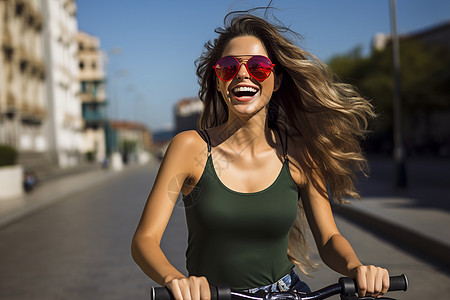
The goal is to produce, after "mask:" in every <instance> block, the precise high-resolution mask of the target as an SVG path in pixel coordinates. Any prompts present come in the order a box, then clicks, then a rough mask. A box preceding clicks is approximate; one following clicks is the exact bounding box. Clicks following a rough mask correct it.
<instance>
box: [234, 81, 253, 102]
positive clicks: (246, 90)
mask: <svg viewBox="0 0 450 300" xmlns="http://www.w3.org/2000/svg"><path fill="white" fill-rule="evenodd" d="M258 92H259V89H258V88H256V87H253V86H247V85H241V86H237V87H234V88H233V89H232V94H233V96H234V98H235V99H236V100H238V101H240V102H249V101H251V100H253V99H254V98H255V96H256V94H258Z"/></svg>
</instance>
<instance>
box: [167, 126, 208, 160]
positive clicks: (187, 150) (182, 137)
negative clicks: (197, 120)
mask: <svg viewBox="0 0 450 300" xmlns="http://www.w3.org/2000/svg"><path fill="white" fill-rule="evenodd" d="M169 149H170V150H172V151H173V152H176V153H184V155H186V156H189V155H191V154H194V153H197V152H202V151H203V149H206V142H205V141H204V140H203V139H202V138H201V136H200V135H199V134H198V132H197V131H195V130H187V131H182V132H180V133H178V134H177V135H175V136H174V137H173V138H172V140H171V142H170V145H169V148H168V150H169ZM184 155H183V156H184Z"/></svg>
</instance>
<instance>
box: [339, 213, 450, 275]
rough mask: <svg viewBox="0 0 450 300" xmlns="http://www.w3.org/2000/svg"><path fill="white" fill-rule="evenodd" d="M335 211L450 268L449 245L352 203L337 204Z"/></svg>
mask: <svg viewBox="0 0 450 300" xmlns="http://www.w3.org/2000/svg"><path fill="white" fill-rule="evenodd" d="M333 211H334V212H335V213H336V214H339V215H341V216H342V217H344V218H346V219H347V220H349V221H352V222H355V223H356V224H357V225H360V226H364V227H366V228H368V229H370V230H371V231H374V232H375V233H378V234H380V235H382V236H383V237H385V238H386V237H387V238H390V239H392V240H394V241H395V242H397V243H399V244H400V245H402V246H404V247H406V249H408V250H409V251H411V250H413V251H415V252H416V255H417V254H420V258H424V256H426V257H428V258H431V259H432V260H433V261H434V263H435V264H436V265H437V266H438V267H440V268H444V269H446V270H447V271H448V270H450V255H449V254H450V246H449V245H447V244H445V243H442V242H440V241H437V240H436V239H434V238H431V237H428V236H425V235H423V234H421V233H418V232H416V231H415V230H413V229H411V228H407V227H405V226H401V225H400V224H398V223H396V222H393V221H390V220H388V219H386V218H380V217H377V216H375V215H373V214H369V213H367V212H364V211H362V210H359V209H356V208H354V207H351V205H345V206H343V205H341V206H336V207H334V209H333Z"/></svg>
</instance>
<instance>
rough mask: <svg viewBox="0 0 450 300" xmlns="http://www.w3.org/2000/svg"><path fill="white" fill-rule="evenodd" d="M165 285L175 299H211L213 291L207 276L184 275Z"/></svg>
mask: <svg viewBox="0 0 450 300" xmlns="http://www.w3.org/2000/svg"><path fill="white" fill-rule="evenodd" d="M165 286H166V287H167V288H168V289H169V290H170V291H171V292H172V294H173V297H174V298H175V300H210V299H211V292H210V290H209V283H208V280H206V278H205V277H195V276H190V277H183V278H177V279H173V280H171V281H169V282H168V283H166V284H165Z"/></svg>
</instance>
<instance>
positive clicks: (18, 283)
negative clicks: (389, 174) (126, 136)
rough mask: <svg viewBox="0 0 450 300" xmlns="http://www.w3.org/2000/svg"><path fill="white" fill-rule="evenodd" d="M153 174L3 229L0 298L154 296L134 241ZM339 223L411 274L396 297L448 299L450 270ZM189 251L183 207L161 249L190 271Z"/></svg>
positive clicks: (122, 179) (329, 279)
mask: <svg viewBox="0 0 450 300" xmlns="http://www.w3.org/2000/svg"><path fill="white" fill-rule="evenodd" d="M154 177H155V168H152V167H150V166H144V167H136V168H133V169H132V170H127V171H125V172H123V173H122V174H120V175H118V176H115V177H112V178H111V179H109V180H108V181H105V182H103V183H101V184H99V185H97V186H96V187H94V188H90V189H87V190H84V191H82V192H78V193H77V194H76V195H70V196H68V197H66V198H65V199H63V200H62V201H59V202H58V203H56V204H53V205H51V206H50V207H47V208H45V209H43V210H40V211H38V212H36V213H34V214H32V215H30V216H28V217H26V218H23V219H22V220H19V221H17V222H15V223H12V224H10V225H9V226H6V227H3V228H2V229H0V241H1V242H0V266H1V267H0V299H6V300H9V299H11V300H16V299H69V300H70V299H147V295H148V292H149V286H150V285H151V284H152V282H151V281H150V280H149V279H147V278H146V276H145V275H144V274H143V273H142V272H141V271H140V269H139V268H138V267H137V266H136V265H135V263H134V262H133V261H132V259H131V255H130V241H131V237H132V234H133V232H134V229H135V226H136V224H137V222H138V218H139V216H140V213H141V211H142V208H143V205H144V203H145V199H146V197H147V194H148V192H149V190H150V188H151V184H152V183H153V180H154ZM337 222H338V225H339V227H340V229H341V231H342V233H343V234H344V235H345V236H346V237H347V238H348V239H349V240H350V242H351V243H352V245H353V246H354V248H355V249H356V251H357V253H358V254H359V256H360V257H361V259H362V260H364V261H366V262H370V263H373V264H378V265H382V266H385V267H387V268H388V269H390V270H391V273H392V274H400V273H405V274H407V275H408V277H409V280H410V290H409V291H408V292H406V293H395V294H392V296H395V297H397V298H398V299H446V297H447V296H448V294H449V293H450V277H449V275H448V274H447V273H445V272H444V271H440V270H438V269H437V268H436V267H435V266H434V265H431V264H428V263H427V262H425V261H423V260H420V259H418V258H417V257H415V256H412V255H411V254H409V253H407V252H404V251H403V250H401V249H399V248H397V247H396V246H393V245H390V244H389V243H388V242H386V241H384V240H381V239H380V238H379V237H377V236H375V235H373V234H372V233H370V232H368V231H365V230H363V229H361V228H359V227H357V226H355V225H354V224H353V223H351V222H348V221H347V220H345V219H342V218H341V217H337ZM185 247H186V226H185V223H184V212H183V208H182V207H180V206H177V207H176V209H175V210H174V214H173V216H172V219H171V221H170V223H169V226H168V228H167V230H166V233H165V236H164V239H163V241H162V248H163V250H164V251H165V253H166V254H167V256H168V258H169V260H170V261H171V262H172V263H173V264H174V265H175V266H177V267H179V268H180V269H181V270H183V271H185V270H184V251H185ZM313 275H314V278H313V279H309V278H305V281H307V282H308V283H309V284H310V286H311V287H312V288H313V289H317V288H319V287H322V286H324V285H327V284H331V283H334V282H335V281H336V280H337V278H338V277H339V275H337V274H335V273H334V272H332V271H329V270H328V269H327V268H325V267H323V268H321V269H320V270H319V271H318V272H316V273H314V274H313ZM335 299H337V298H335Z"/></svg>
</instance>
